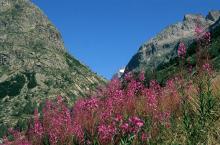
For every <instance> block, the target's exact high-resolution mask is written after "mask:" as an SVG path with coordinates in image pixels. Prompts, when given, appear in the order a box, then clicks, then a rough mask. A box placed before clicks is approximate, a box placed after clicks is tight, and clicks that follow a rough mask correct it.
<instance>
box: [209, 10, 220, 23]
mask: <svg viewBox="0 0 220 145" xmlns="http://www.w3.org/2000/svg"><path fill="white" fill-rule="evenodd" d="M219 17H220V10H212V11H210V12H209V13H208V15H207V16H206V18H207V19H209V20H211V21H217V20H218V19H219Z"/></svg>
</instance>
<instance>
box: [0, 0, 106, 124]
mask: <svg viewBox="0 0 220 145" xmlns="http://www.w3.org/2000/svg"><path fill="white" fill-rule="evenodd" d="M104 82H105V80H104V79H103V78H101V77H99V76H98V75H97V74H95V73H93V72H92V71H91V70H90V69H89V68H88V67H87V66H85V65H83V64H82V63H80V62H79V61H78V60H76V59H75V58H74V57H72V56H71V55H70V54H69V53H68V52H67V50H66V49H65V47H64V43H63V40H62V37H61V34H60V33H59V32H58V30H57V29H56V27H55V26H54V25H53V24H52V23H51V22H50V21H49V20H48V18H47V17H46V16H45V15H44V14H43V12H42V11H41V10H40V9H39V8H38V7H36V6H35V5H34V4H33V3H32V2H30V1H29V0H4V1H0V126H1V124H4V125H15V124H16V123H17V121H18V120H23V119H25V118H28V117H29V114H32V113H33V111H34V108H35V107H36V106H38V105H39V104H40V102H41V101H43V100H45V99H48V98H50V99H53V98H55V97H56V96H57V95H62V96H64V97H65V100H66V102H68V103H69V104H71V103H72V102H73V101H74V100H75V99H76V96H77V97H84V96H86V94H87V93H89V92H90V91H92V90H94V89H95V88H96V86H97V84H103V83H104Z"/></svg>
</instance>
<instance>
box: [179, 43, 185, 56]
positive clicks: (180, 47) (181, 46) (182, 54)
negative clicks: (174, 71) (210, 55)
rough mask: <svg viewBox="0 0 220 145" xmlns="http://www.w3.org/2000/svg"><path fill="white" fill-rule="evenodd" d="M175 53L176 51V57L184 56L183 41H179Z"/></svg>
mask: <svg viewBox="0 0 220 145" xmlns="http://www.w3.org/2000/svg"><path fill="white" fill-rule="evenodd" d="M177 53H178V57H180V58H184V57H185V55H186V47H185V44H184V43H183V42H180V44H179V47H178V50H177Z"/></svg>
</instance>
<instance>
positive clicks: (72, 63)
mask: <svg viewBox="0 0 220 145" xmlns="http://www.w3.org/2000/svg"><path fill="white" fill-rule="evenodd" d="M65 58H66V62H67V64H68V65H69V67H70V68H72V69H75V68H78V67H80V68H81V67H85V66H83V65H82V64H81V63H80V62H79V61H78V60H76V59H75V58H73V57H72V56H71V55H70V54H68V53H66V54H65Z"/></svg>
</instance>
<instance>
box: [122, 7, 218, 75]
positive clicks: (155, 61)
mask: <svg viewBox="0 0 220 145" xmlns="http://www.w3.org/2000/svg"><path fill="white" fill-rule="evenodd" d="M219 17H220V11H210V12H209V13H208V15H207V16H206V17H204V16H202V15H200V14H186V15H185V16H184V18H183V21H182V22H178V23H176V24H173V25H170V26H168V27H166V28H165V29H164V30H163V31H162V32H160V33H159V34H158V35H156V36H155V37H154V38H152V39H150V40H149V41H147V42H146V43H144V44H143V45H142V46H141V47H140V48H139V50H138V52H137V53H136V54H135V55H134V56H133V57H132V59H131V60H130V61H129V63H128V65H127V66H126V70H125V72H128V71H140V70H146V69H148V70H152V69H155V68H157V67H158V66H159V65H161V64H164V63H166V62H169V61H170V59H172V58H174V57H176V56H177V51H176V50H177V47H178V44H179V43H180V41H182V42H184V43H185V44H186V45H190V44H191V43H192V42H193V39H194V35H195V27H196V25H197V24H199V25H200V26H201V27H203V28H209V27H210V26H212V25H213V24H214V23H216V21H217V20H218V19H219Z"/></svg>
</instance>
